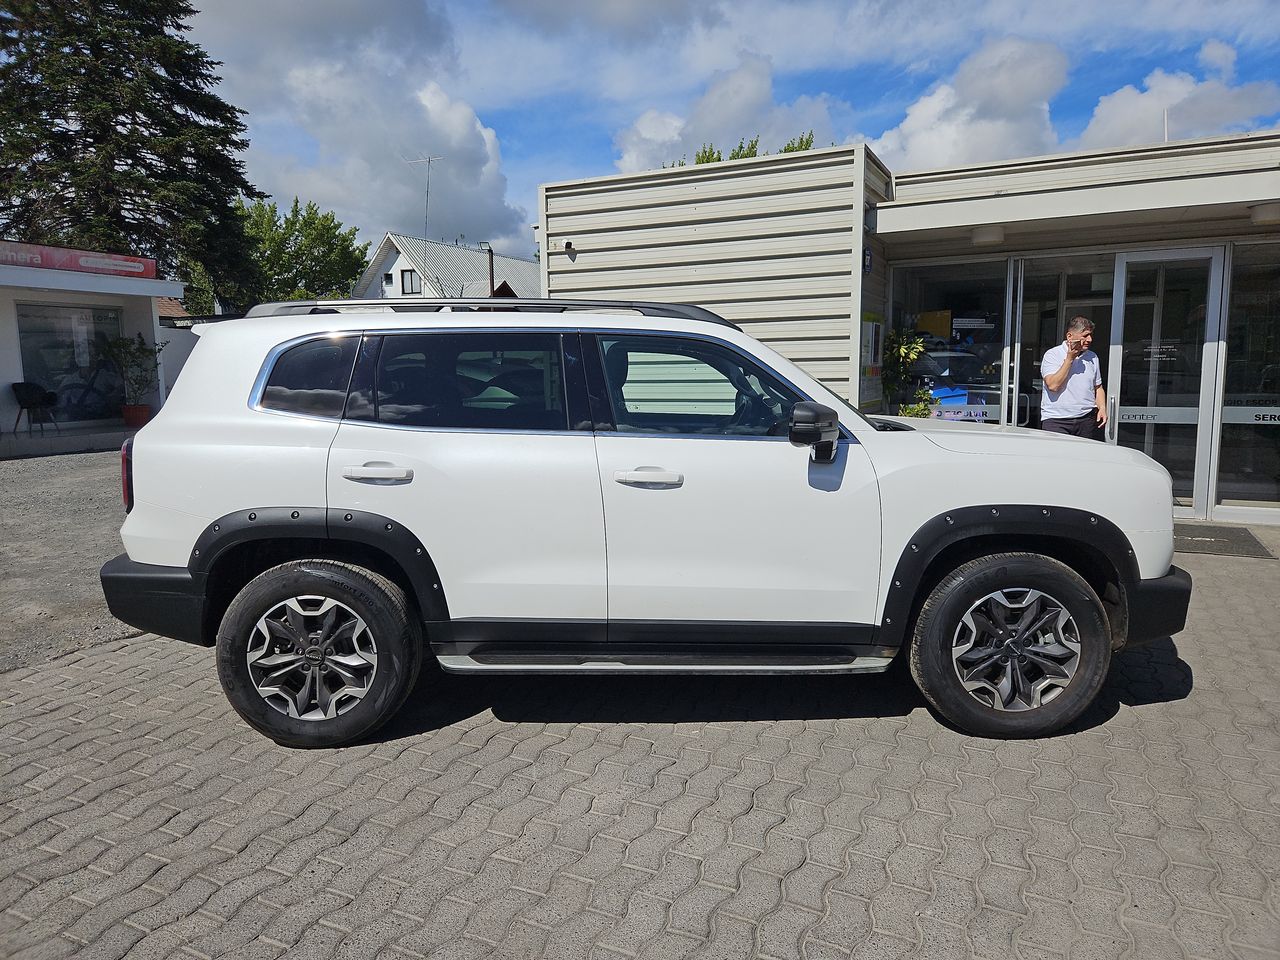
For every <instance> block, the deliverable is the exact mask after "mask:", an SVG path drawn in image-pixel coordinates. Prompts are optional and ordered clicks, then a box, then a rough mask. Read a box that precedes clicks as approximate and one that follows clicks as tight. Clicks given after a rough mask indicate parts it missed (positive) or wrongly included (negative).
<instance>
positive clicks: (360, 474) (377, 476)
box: [342, 463, 413, 485]
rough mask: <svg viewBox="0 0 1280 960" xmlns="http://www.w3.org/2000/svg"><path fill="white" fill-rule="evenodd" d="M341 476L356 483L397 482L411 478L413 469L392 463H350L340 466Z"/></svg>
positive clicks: (407, 481) (388, 483)
mask: <svg viewBox="0 0 1280 960" xmlns="http://www.w3.org/2000/svg"><path fill="white" fill-rule="evenodd" d="M342 476H343V477H345V478H346V479H347V480H354V481H355V482H356V483H381V484H387V485H392V484H399V483H410V482H411V481H412V480H413V470H412V469H411V468H409V467H399V466H396V465H395V464H394V463H361V464H354V463H353V464H350V465H349V466H346V467H343V468H342Z"/></svg>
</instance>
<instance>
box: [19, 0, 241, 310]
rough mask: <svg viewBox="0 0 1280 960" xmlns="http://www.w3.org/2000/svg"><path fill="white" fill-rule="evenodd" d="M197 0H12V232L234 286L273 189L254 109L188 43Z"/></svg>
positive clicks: (215, 64) (21, 237) (23, 237)
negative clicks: (255, 210)
mask: <svg viewBox="0 0 1280 960" xmlns="http://www.w3.org/2000/svg"><path fill="white" fill-rule="evenodd" d="M194 12H195V9H194V7H192V5H191V4H190V3H189V2H187V0H57V2H48V0H4V3H3V4H0V91H3V95H2V96H0V235H4V236H8V237H10V238H13V239H16V240H23V241H28V242H32V243H56V244H66V245H70V246H77V247H87V248H89V249H93V250H114V251H121V252H127V253H132V254H138V255H141V256H147V257H154V258H155V259H156V260H158V261H159V262H160V264H161V267H162V269H163V271H164V272H165V273H167V274H169V275H172V274H174V273H175V272H178V271H179V270H180V269H181V267H182V265H184V264H186V265H189V266H191V267H197V266H198V267H199V269H200V270H201V271H203V273H204V274H205V276H206V277H207V278H208V279H209V282H210V283H211V284H212V285H213V286H214V287H215V288H221V287H223V286H226V285H231V284H233V283H234V281H235V278H236V277H237V276H239V275H240V273H241V271H243V269H244V266H245V262H246V261H245V256H246V252H247V240H246V237H245V235H244V231H243V229H242V224H243V220H242V219H241V218H240V216H239V215H238V214H237V211H236V201H237V199H238V197H240V196H242V195H244V196H249V197H257V196H260V194H259V193H258V191H257V190H256V189H254V187H253V186H252V185H251V184H250V183H249V182H248V180H246V179H245V174H244V164H243V162H242V161H241V160H240V159H238V157H237V154H238V152H240V151H242V150H244V149H245V147H246V146H248V141H247V140H246V139H245V138H244V136H243V134H244V124H243V122H242V121H241V116H242V115H243V111H241V110H239V109H237V108H236V107H233V106H231V105H230V104H228V103H226V102H225V101H223V100H222V99H221V98H220V97H218V96H217V94H216V93H215V92H214V87H215V85H216V84H217V83H218V79H219V78H218V76H217V74H216V72H215V68H216V67H218V66H220V64H219V63H218V62H217V61H215V60H211V59H210V58H209V57H208V55H206V54H205V52H204V51H203V50H201V49H200V47H199V46H197V45H196V44H195V43H192V42H191V41H190V40H187V39H186V37H185V36H184V34H185V33H186V32H187V30H188V26H187V21H188V20H189V19H190V17H191V16H192V15H193V14H194Z"/></svg>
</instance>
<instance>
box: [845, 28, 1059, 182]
mask: <svg viewBox="0 0 1280 960" xmlns="http://www.w3.org/2000/svg"><path fill="white" fill-rule="evenodd" d="M1066 78H1067V57H1066V54H1064V53H1063V52H1062V51H1061V50H1060V49H1059V48H1058V47H1056V46H1054V45H1053V44H1049V43H1038V42H1030V41H1025V40H1017V39H1013V38H1006V39H1002V40H997V41H993V42H991V43H988V44H987V45H986V46H984V47H982V48H981V49H980V50H978V51H977V52H976V53H974V54H973V55H972V56H970V57H969V58H968V59H967V60H965V61H964V62H963V63H961V64H960V67H959V69H958V70H957V71H956V75H955V77H954V79H953V80H952V81H951V82H950V83H943V84H939V85H938V86H937V87H935V88H934V89H933V90H932V91H930V92H929V93H927V94H925V95H924V96H923V97H921V98H920V99H919V100H917V101H916V102H915V103H913V104H912V105H911V106H910V107H908V108H907V115H906V118H905V119H904V120H903V121H902V123H900V124H899V125H898V126H896V127H894V128H892V129H890V130H886V131H885V132H884V133H883V134H882V135H881V136H879V137H877V138H876V139H874V140H872V141H870V143H871V148H872V150H874V151H875V153H876V155H877V156H879V157H880V158H881V159H882V160H884V161H885V163H887V164H888V165H889V167H890V169H893V170H918V169H927V168H930V167H947V166H957V165H961V164H967V163H981V162H983V161H988V160H1003V159H1007V158H1009V157H1025V156H1034V155H1037V154H1043V153H1050V152H1052V151H1054V150H1055V149H1057V147H1058V138H1057V135H1056V134H1055V133H1054V130H1053V124H1052V123H1051V122H1050V119H1049V101H1050V100H1051V99H1052V98H1053V97H1054V96H1055V95H1056V94H1057V93H1058V91H1060V90H1061V89H1062V87H1063V85H1064V84H1065V83H1066Z"/></svg>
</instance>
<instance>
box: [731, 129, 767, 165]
mask: <svg viewBox="0 0 1280 960" xmlns="http://www.w3.org/2000/svg"><path fill="white" fill-rule="evenodd" d="M759 149H760V135H759V134H756V135H755V136H754V137H752V138H751V140H750V142H748V141H747V140H746V139H745V138H744V139H742V140H739V141H738V145H737V146H736V147H734V148H733V150H731V151H730V153H729V159H730V160H741V159H742V158H743V157H754V156H755V155H756V151H757V150H759Z"/></svg>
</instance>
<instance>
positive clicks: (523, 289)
mask: <svg viewBox="0 0 1280 960" xmlns="http://www.w3.org/2000/svg"><path fill="white" fill-rule="evenodd" d="M491 256H492V262H493V286H494V291H495V293H496V295H498V296H504V295H505V296H509V297H536V296H538V291H539V290H540V289H541V279H540V277H539V273H538V264H537V263H536V262H535V261H533V260H522V259H520V258H519V257H507V256H503V255H502V254H500V253H492V251H490V250H488V249H479V248H476V247H465V246H461V245H459V244H452V243H439V242H437V241H435V240H422V239H420V238H418V237H406V236H402V235H400V234H398V233H388V234H387V235H386V236H385V237H383V238H382V242H381V243H379V244H378V249H377V250H375V251H374V253H373V256H372V257H371V258H370V260H369V266H368V267H366V268H365V271H364V273H363V274H361V276H360V279H359V280H358V281H357V282H356V286H355V290H354V291H353V292H352V296H353V297H354V298H355V299H357V300H377V299H381V298H387V297H487V296H489V293H490V290H489V264H490V257H491ZM504 284H505V285H506V286H505V288H504V287H503V285H504Z"/></svg>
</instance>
